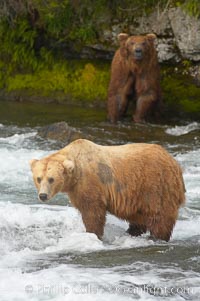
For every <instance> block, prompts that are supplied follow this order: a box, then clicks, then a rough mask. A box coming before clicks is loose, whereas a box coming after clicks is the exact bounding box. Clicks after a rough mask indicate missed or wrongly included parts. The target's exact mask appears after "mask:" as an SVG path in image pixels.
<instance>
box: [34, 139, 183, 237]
mask: <svg viewBox="0 0 200 301" xmlns="http://www.w3.org/2000/svg"><path fill="white" fill-rule="evenodd" d="M30 165H31V169H32V172H33V179H34V182H35V185H36V187H37V189H38V195H39V199H40V200H41V201H47V200H49V199H51V198H52V197H53V196H54V195H55V194H56V193H58V192H60V191H61V192H65V193H67V194H68V196H69V198H70V200H71V203H72V204H73V205H74V206H75V207H76V208H77V209H78V210H79V211H80V213H81V215H82V219H83V223H84V224H85V227H86V231H87V232H92V233H95V234H96V235H97V236H98V237H99V238H102V236H103V232H104V225H105V219H106V212H107V211H108V212H110V213H111V214H114V215H115V216H117V217H119V218H121V219H124V220H127V221H128V222H129V223H130V225H129V229H128V233H129V234H131V235H134V236H138V235H141V234H142V233H145V232H146V231H147V230H149V231H150V234H151V235H152V236H153V237H155V238H156V239H163V240H166V241H168V240H169V239H170V236H171V233H172V230H173V227H174V225H175V222H176V219H177V216H178V209H179V207H180V205H181V204H183V203H184V200H185V196H184V194H185V188H184V182H183V177H182V172H181V168H180V166H179V164H178V163H177V162H176V161H175V159H173V157H172V156H171V155H170V154H169V153H167V152H166V151H165V150H164V149H163V148H162V147H161V146H159V145H156V144H142V143H141V144H139V143H138V144H127V145H121V146H101V145H97V144H95V143H93V142H91V141H88V140H84V139H79V140H76V141H74V142H72V143H71V144H69V145H68V146H66V147H65V148H63V149H61V150H59V151H57V152H56V153H54V154H51V155H49V156H47V157H45V158H43V159H41V160H36V159H34V160H31V162H30Z"/></svg>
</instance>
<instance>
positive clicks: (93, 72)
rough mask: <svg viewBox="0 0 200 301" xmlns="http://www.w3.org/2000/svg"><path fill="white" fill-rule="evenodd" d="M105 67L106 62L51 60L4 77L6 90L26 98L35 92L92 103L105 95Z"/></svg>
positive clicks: (50, 97) (106, 72)
mask: <svg viewBox="0 0 200 301" xmlns="http://www.w3.org/2000/svg"><path fill="white" fill-rule="evenodd" d="M108 78H109V71H108V66H107V64H104V65H99V64H98V63H96V64H95V63H93V64H92V63H87V62H84V61H74V60H73V61H70V62H60V63H58V62H57V63H54V64H53V67H52V68H47V67H46V68H43V69H41V70H40V69H39V70H37V71H35V72H34V73H28V74H16V75H14V76H10V77H8V79H7V86H6V89H7V91H8V92H12V91H15V94H16V96H18V97H19V95H21V96H22V98H28V96H31V95H35V96H40V97H41V98H42V97H44V98H47V99H48V98H49V99H52V100H54V101H57V102H60V103H61V102H65V101H66V100H68V101H69V99H70V101H71V102H72V101H75V102H78V103H80V102H82V103H83V102H85V103H93V104H94V103H95V101H99V102H102V100H103V101H104V100H105V99H106V94H107V86H108Z"/></svg>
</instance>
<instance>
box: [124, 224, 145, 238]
mask: <svg viewBox="0 0 200 301" xmlns="http://www.w3.org/2000/svg"><path fill="white" fill-rule="evenodd" d="M126 232H127V233H128V234H130V235H131V236H140V235H142V234H143V233H146V232H147V227H146V226H144V225H139V224H133V223H132V224H129V228H128V230H127V231H126Z"/></svg>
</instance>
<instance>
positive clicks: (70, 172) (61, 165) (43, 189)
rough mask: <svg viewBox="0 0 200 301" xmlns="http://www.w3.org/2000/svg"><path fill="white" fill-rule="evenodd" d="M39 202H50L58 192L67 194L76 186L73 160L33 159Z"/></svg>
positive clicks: (31, 163) (32, 165) (32, 166)
mask: <svg viewBox="0 0 200 301" xmlns="http://www.w3.org/2000/svg"><path fill="white" fill-rule="evenodd" d="M30 166H31V170H32V173H33V180H34V182H35V186H36V188H37V190H38V198H39V200H41V201H43V202H45V201H48V200H50V199H51V198H52V197H53V196H55V195H56V194H57V193H58V192H62V191H63V192H64V191H65V192H67V191H69V190H70V189H71V188H72V186H73V185H74V180H75V177H74V171H75V165H74V162H73V161H71V160H64V161H63V162H62V161H57V160H56V159H49V158H48V159H45V158H44V159H41V160H36V159H33V160H31V161H30Z"/></svg>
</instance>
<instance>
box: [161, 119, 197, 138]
mask: <svg viewBox="0 0 200 301" xmlns="http://www.w3.org/2000/svg"><path fill="white" fill-rule="evenodd" d="M198 129H200V124H199V123H197V122H192V123H190V124H188V125H184V126H178V125H176V126H175V127H172V128H168V129H167V130H166V131H165V132H166V133H167V134H169V135H172V136H181V135H185V134H188V133H190V132H192V131H195V130H198Z"/></svg>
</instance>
